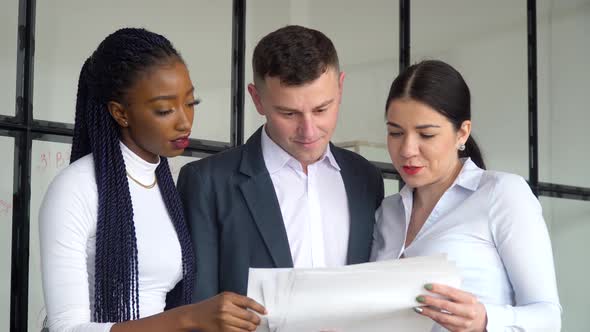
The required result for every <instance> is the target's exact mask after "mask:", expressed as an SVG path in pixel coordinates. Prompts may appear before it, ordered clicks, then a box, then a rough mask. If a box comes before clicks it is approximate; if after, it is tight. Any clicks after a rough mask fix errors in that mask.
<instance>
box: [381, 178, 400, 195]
mask: <svg viewBox="0 0 590 332" xmlns="http://www.w3.org/2000/svg"><path fill="white" fill-rule="evenodd" d="M383 185H384V186H385V197H387V196H391V195H393V194H397V193H398V192H399V181H398V180H391V179H383Z"/></svg>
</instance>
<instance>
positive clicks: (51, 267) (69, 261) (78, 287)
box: [39, 143, 182, 332]
mask: <svg viewBox="0 0 590 332" xmlns="http://www.w3.org/2000/svg"><path fill="white" fill-rule="evenodd" d="M121 150H122V152H123V158H124V160H125V166H126V168H127V171H128V172H129V173H130V174H131V176H133V178H135V179H137V180H138V181H140V182H141V183H143V184H151V183H153V182H154V179H155V170H156V167H157V166H158V164H151V163H148V162H146V161H144V160H143V159H141V158H140V157H139V156H137V155H136V154H134V153H133V152H131V150H129V149H128V148H127V147H126V146H125V145H124V144H122V143H121ZM128 182H129V191H130V193H131V201H132V204H133V215H134V218H133V221H134V223H135V235H136V238H137V255H138V257H137V260H138V264H139V266H138V269H139V271H138V274H139V314H140V316H141V317H146V316H151V315H153V314H156V313H159V312H162V311H163V310H164V307H165V305H166V294H167V293H168V292H169V291H170V290H172V288H173V287H174V286H175V285H176V284H177V283H178V282H179V281H180V280H181V278H182V254H181V250H180V243H179V241H178V236H177V235H176V231H175V230H174V226H173V224H172V221H171V219H170V217H169V215H168V210H167V209H166V206H165V205H164V201H163V198H162V195H161V193H160V189H159V188H158V185H156V186H154V187H153V188H151V189H146V188H143V187H141V186H140V185H138V184H137V183H135V182H134V181H132V180H131V179H128ZM97 208H98V193H97V188H96V179H95V175H94V161H93V159H92V155H87V156H85V157H83V158H80V159H79V160H77V161H76V162H74V163H72V164H71V165H69V166H68V167H67V168H66V169H64V170H63V171H62V172H61V173H60V174H58V175H57V176H56V177H55V179H54V180H53V182H52V183H51V185H50V186H49V189H48V190H47V193H46V194H45V198H44V201H43V204H42V206H41V209H40V211H39V228H40V229H39V231H40V245H41V272H42V280H43V291H44V295H45V306H46V308H47V318H48V322H47V323H48V327H49V331H51V332H53V331H57V332H65V331H72V332H74V331H76V332H78V331H79V332H82V331H84V332H90V331H92V332H99V331H100V332H105V331H109V330H110V329H111V326H112V325H113V323H91V322H92V316H93V308H94V275H95V273H94V257H95V252H96V221H97Z"/></svg>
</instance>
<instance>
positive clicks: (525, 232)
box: [371, 159, 561, 332]
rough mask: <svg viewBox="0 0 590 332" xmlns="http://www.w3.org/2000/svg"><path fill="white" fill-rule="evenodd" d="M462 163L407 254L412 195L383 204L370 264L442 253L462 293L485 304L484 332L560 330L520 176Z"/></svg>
mask: <svg viewBox="0 0 590 332" xmlns="http://www.w3.org/2000/svg"><path fill="white" fill-rule="evenodd" d="M462 161H463V168H462V170H461V172H460V174H459V175H458V176H457V178H456V179H455V182H454V183H453V184H452V185H451V186H450V187H449V189H448V190H447V191H446V192H445V193H444V194H443V196H442V197H441V198H440V200H439V201H438V203H437V204H436V206H435V207H434V209H433V211H432V213H431V214H430V216H429V217H428V219H427V220H426V222H425V223H424V226H422V229H421V230H420V231H419V232H418V234H417V235H416V237H415V239H414V240H413V241H412V243H410V245H409V246H408V247H407V248H404V243H405V238H406V233H407V229H408V224H409V222H410V215H411V211H412V200H413V194H412V193H413V188H410V187H408V186H405V187H404V188H402V190H401V191H400V193H398V194H395V195H392V196H389V197H386V198H385V199H384V200H383V203H382V205H381V207H380V208H379V210H378V211H377V213H376V218H377V225H376V228H375V234H374V242H373V251H372V254H371V260H373V261H375V260H386V259H397V258H399V257H400V256H401V255H402V254H403V256H404V257H414V256H425V255H433V254H440V253H445V254H447V256H448V258H449V259H450V260H452V261H455V262H456V264H457V267H458V268H459V269H460V271H461V276H462V277H463V284H462V287H461V288H462V289H463V290H465V291H467V292H470V293H472V294H474V295H476V296H477V297H478V299H479V301H480V302H482V303H483V304H484V305H485V307H486V310H487V316H488V325H487V331H488V332H495V331H522V330H526V331H529V330H535V331H539V330H542V331H559V330H560V327H561V306H560V304H559V298H558V295H557V285H556V281H555V269H554V265H553V254H552V251H551V241H550V239H549V234H548V232H547V226H546V225H545V221H544V219H543V215H542V213H541V206H540V204H539V201H538V200H537V198H536V197H535V196H534V195H533V193H532V192H531V190H530V188H529V186H528V185H527V183H526V182H525V180H524V179H523V178H522V177H520V176H518V175H514V174H508V173H502V172H495V171H486V170H482V169H480V168H479V167H477V166H476V165H475V164H474V163H473V162H472V161H471V160H470V159H464V160H462ZM439 328H440V327H439ZM435 330H436V329H435ZM440 330H442V328H440Z"/></svg>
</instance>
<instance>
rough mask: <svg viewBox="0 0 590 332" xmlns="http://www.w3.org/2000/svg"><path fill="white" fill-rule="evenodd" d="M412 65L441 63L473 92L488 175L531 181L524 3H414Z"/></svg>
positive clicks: (433, 0)
mask: <svg viewBox="0 0 590 332" xmlns="http://www.w3.org/2000/svg"><path fill="white" fill-rule="evenodd" d="M411 5H412V8H411V15H412V18H411V24H412V28H411V31H412V36H411V38H412V50H411V52H412V55H411V57H412V62H418V61H420V60H424V59H440V60H443V61H445V62H448V63H450V64H451V65H452V66H454V67H455V68H456V69H457V70H459V72H461V74H462V75H463V77H464V79H465V80H466V81H467V84H468V85H469V88H470V90H471V100H472V103H471V104H472V120H473V129H472V130H473V131H472V133H473V136H474V138H475V139H476V141H477V142H478V144H479V146H480V148H481V149H482V151H483V154H484V159H485V161H486V163H487V166H488V167H489V168H490V169H495V170H503V171H509V172H512V173H517V174H520V175H522V176H523V177H525V178H528V176H529V174H528V101H527V98H528V97H527V96H528V90H527V89H528V87H527V44H526V40H527V39H526V36H527V30H526V23H527V20H526V13H527V12H526V1H512V0H501V1H487V0H475V1H474V0H452V1H436V0H416V1H412V3H411Z"/></svg>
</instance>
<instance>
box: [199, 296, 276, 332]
mask: <svg viewBox="0 0 590 332" xmlns="http://www.w3.org/2000/svg"><path fill="white" fill-rule="evenodd" d="M193 306H194V307H193V309H194V310H193V312H194V320H195V322H196V324H197V326H198V328H197V329H198V330H199V331H202V332H218V331H219V332H246V331H255V330H256V328H257V327H258V325H259V324H260V317H258V315H256V314H255V313H254V312H252V311H249V310H248V309H250V310H253V311H255V312H257V313H259V314H261V315H265V314H266V309H265V308H264V307H263V306H262V305H260V304H259V303H258V302H256V301H254V300H252V299H251V298H249V297H246V296H242V295H238V294H235V293H230V292H224V293H221V294H219V295H216V296H214V297H212V298H210V299H207V300H204V301H202V302H199V303H196V304H194V305H193Z"/></svg>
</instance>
